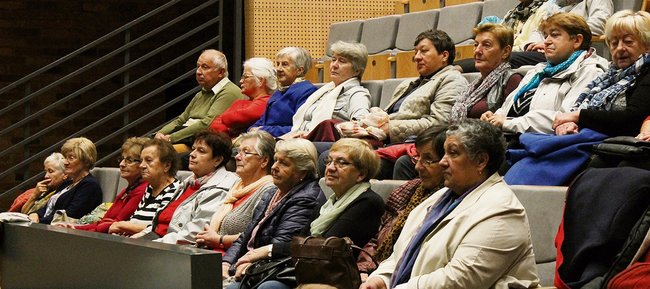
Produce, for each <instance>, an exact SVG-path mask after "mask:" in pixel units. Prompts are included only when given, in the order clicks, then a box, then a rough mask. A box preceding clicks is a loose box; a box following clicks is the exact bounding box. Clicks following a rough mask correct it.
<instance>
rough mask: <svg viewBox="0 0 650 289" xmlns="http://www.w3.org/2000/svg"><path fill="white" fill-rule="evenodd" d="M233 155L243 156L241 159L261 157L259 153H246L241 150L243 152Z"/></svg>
mask: <svg viewBox="0 0 650 289" xmlns="http://www.w3.org/2000/svg"><path fill="white" fill-rule="evenodd" d="M233 153H234V156H241V157H247V156H259V155H260V154H258V153H254V152H249V151H246V150H241V151H238V152H236V153H235V152H233Z"/></svg>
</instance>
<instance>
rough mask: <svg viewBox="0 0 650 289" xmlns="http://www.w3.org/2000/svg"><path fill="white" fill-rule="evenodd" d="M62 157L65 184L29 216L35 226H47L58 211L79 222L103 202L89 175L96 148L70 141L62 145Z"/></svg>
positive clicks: (87, 142) (81, 141)
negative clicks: (38, 224)
mask: <svg viewBox="0 0 650 289" xmlns="http://www.w3.org/2000/svg"><path fill="white" fill-rule="evenodd" d="M61 154H62V155H63V156H64V157H65V159H64V160H63V167H64V168H65V169H64V171H63V172H64V173H65V174H66V175H67V176H68V180H66V181H65V182H63V184H61V185H60V186H59V188H58V189H57V190H56V192H55V193H54V195H52V196H51V197H50V199H49V200H48V201H47V205H45V206H43V207H42V208H41V209H39V210H38V211H37V212H35V213H32V214H30V215H29V218H30V219H31V220H32V221H33V222H35V223H43V224H50V223H51V222H52V220H53V219H54V215H55V212H56V211H58V210H64V211H65V214H66V215H67V216H68V217H70V218H75V219H79V218H81V217H83V216H84V215H86V214H88V213H90V211H92V210H93V209H94V208H95V207H97V206H98V205H99V204H101V202H102V188H101V187H100V186H99V184H98V183H97V180H96V179H95V177H93V175H92V174H91V173H90V169H91V168H92V167H93V166H94V165H95V161H96V160H97V149H96V148H95V144H94V143H93V142H92V141H90V140H89V139H87V138H85V137H77V138H71V139H69V140H67V141H65V143H63V146H62V147H61Z"/></svg>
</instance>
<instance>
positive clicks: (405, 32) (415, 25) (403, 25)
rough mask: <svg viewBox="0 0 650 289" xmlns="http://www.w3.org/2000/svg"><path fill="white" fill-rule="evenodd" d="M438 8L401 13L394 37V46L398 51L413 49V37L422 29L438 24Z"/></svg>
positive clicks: (434, 26) (431, 27) (432, 27)
mask: <svg viewBox="0 0 650 289" xmlns="http://www.w3.org/2000/svg"><path fill="white" fill-rule="evenodd" d="M439 14H440V10H437V9H435V10H427V11H421V12H413V13H408V14H404V15H402V18H401V19H400V21H399V28H398V29H397V36H396V38H395V48H396V49H398V50H400V51H409V50H413V42H414V41H415V38H416V37H417V36H418V34H420V33H421V32H423V31H426V30H429V29H434V28H436V26H437V25H438V16H439Z"/></svg>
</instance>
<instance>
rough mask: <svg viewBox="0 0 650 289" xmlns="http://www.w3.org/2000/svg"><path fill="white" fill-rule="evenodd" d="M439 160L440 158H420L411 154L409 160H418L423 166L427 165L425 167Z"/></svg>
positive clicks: (414, 161)
mask: <svg viewBox="0 0 650 289" xmlns="http://www.w3.org/2000/svg"><path fill="white" fill-rule="evenodd" d="M440 160H441V159H437V160H422V158H421V157H420V156H412V157H411V161H412V162H413V163H414V164H417V163H418V162H420V163H421V164H422V165H423V166H427V167H430V166H432V165H433V164H437V163H440Z"/></svg>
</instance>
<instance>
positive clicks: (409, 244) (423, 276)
mask: <svg viewBox="0 0 650 289" xmlns="http://www.w3.org/2000/svg"><path fill="white" fill-rule="evenodd" d="M504 158H505V140H504V138H503V135H502V134H501V132H500V131H499V130H498V129H496V128H495V127H493V126H490V125H489V124H486V123H484V122H481V121H479V120H476V119H467V120H464V121H462V122H460V123H458V124H454V125H451V126H450V127H449V130H448V131H447V140H445V155H444V156H443V157H442V159H441V160H440V166H442V168H443V176H444V179H445V181H444V184H445V186H446V187H447V188H444V189H441V190H439V191H437V192H435V193H434V194H433V195H432V196H431V197H429V198H428V199H426V200H425V201H424V202H422V203H421V204H420V205H418V206H417V207H416V208H415V209H413V211H412V212H411V214H410V215H409V217H408V219H407V220H406V222H405V225H404V229H402V232H401V233H400V235H399V238H398V239H397V242H396V243H395V247H394V248H393V249H394V251H393V253H392V254H391V255H390V257H388V259H386V260H384V261H383V262H382V263H381V264H380V265H379V267H378V268H377V270H376V271H375V272H373V273H372V274H371V275H370V277H369V278H368V280H367V281H366V282H365V283H364V284H363V285H362V286H361V287H360V288H364V289H367V288H443V287H444V288H459V289H460V288H511V287H516V288H534V287H537V286H538V282H539V281H538V278H537V270H536V267H535V256H534V254H533V246H532V242H531V240H530V229H529V227H528V219H527V217H526V212H525V211H524V207H523V206H522V205H521V204H520V203H519V200H517V197H516V196H515V194H514V193H513V192H512V191H511V190H510V188H509V187H508V185H507V184H506V183H505V182H504V181H503V179H502V178H501V177H500V176H499V175H498V174H497V169H498V168H499V166H500V165H501V163H502V162H503V160H504Z"/></svg>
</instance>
